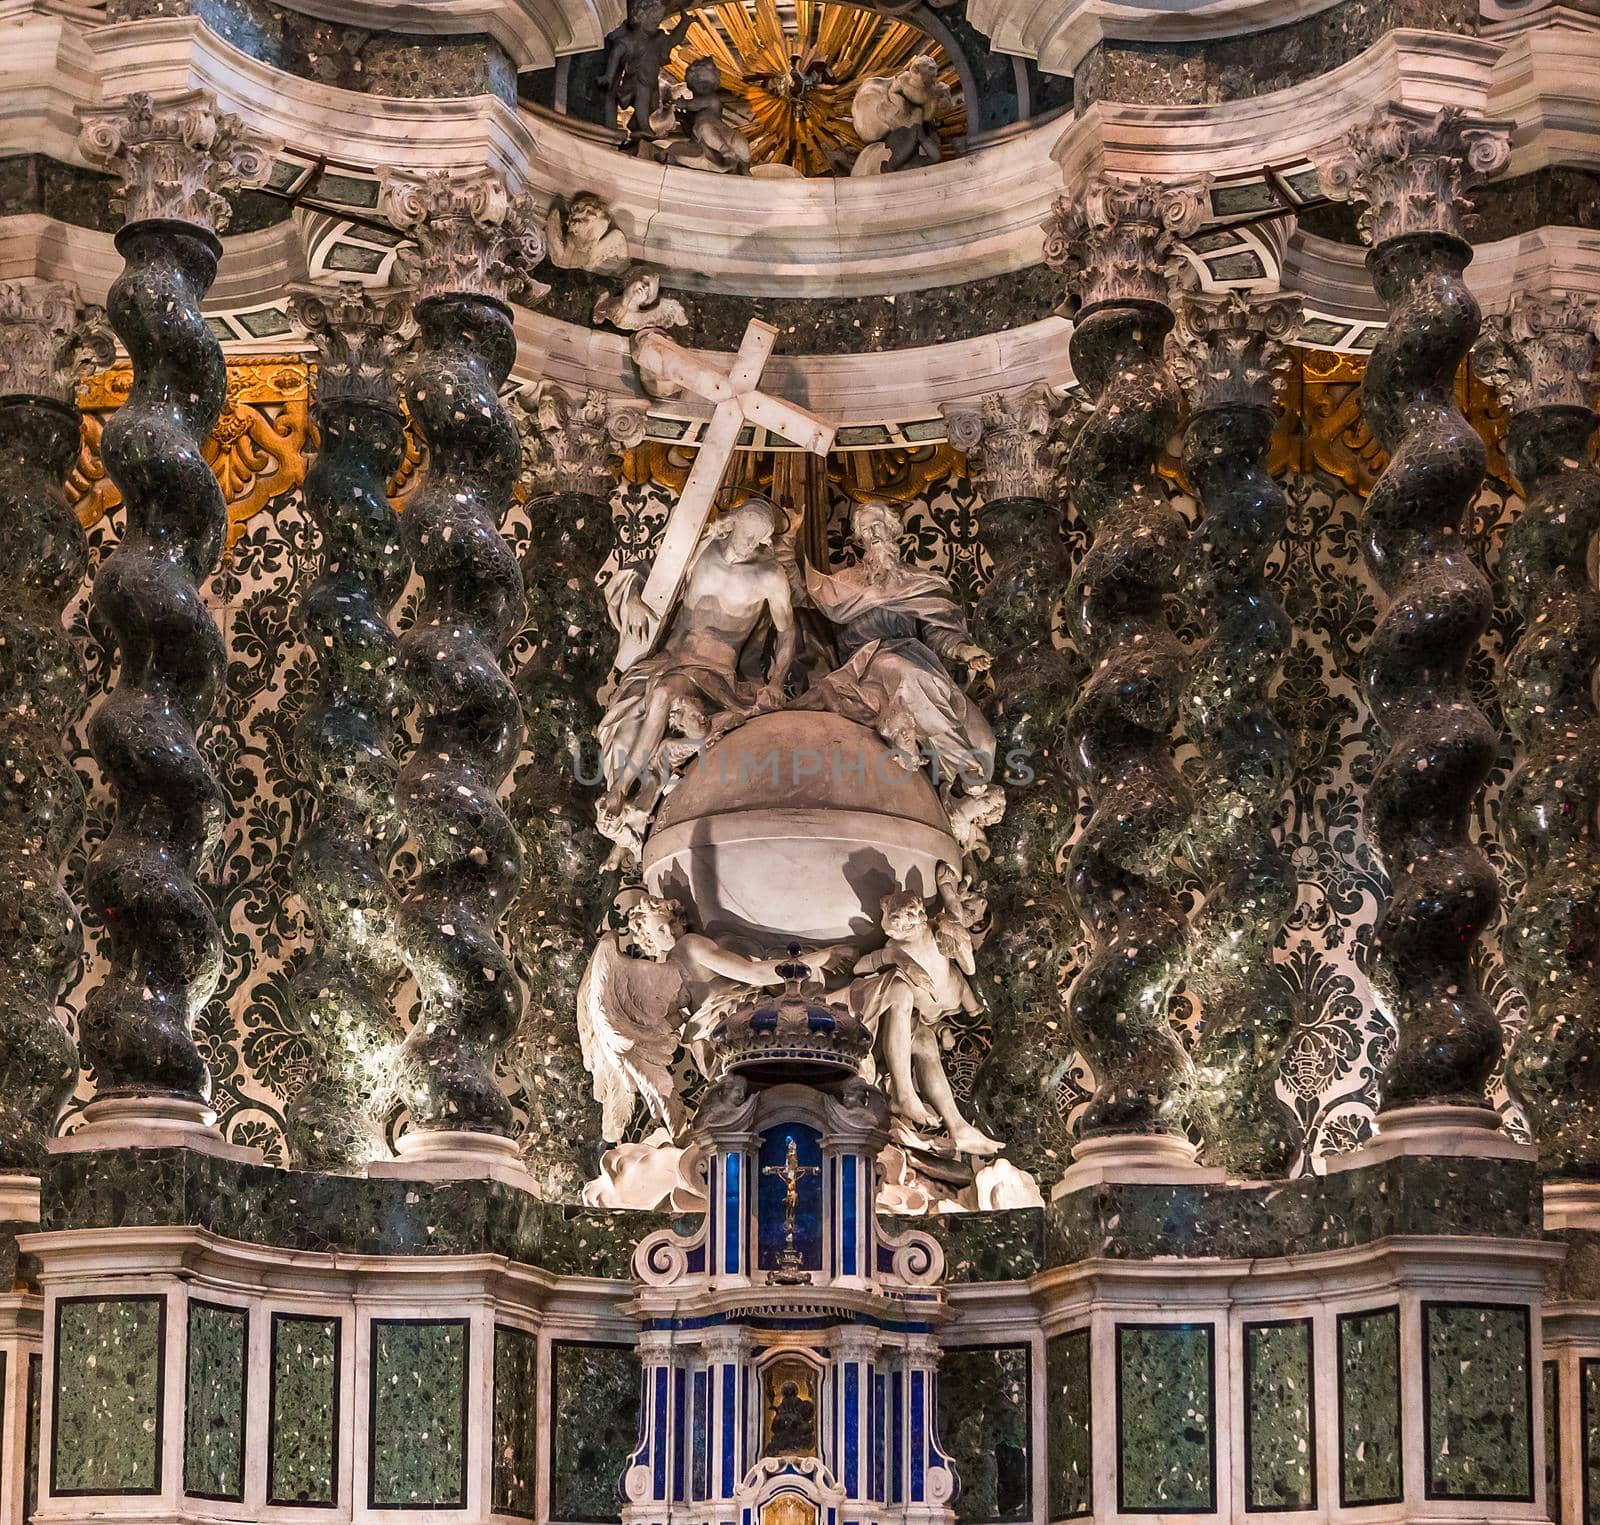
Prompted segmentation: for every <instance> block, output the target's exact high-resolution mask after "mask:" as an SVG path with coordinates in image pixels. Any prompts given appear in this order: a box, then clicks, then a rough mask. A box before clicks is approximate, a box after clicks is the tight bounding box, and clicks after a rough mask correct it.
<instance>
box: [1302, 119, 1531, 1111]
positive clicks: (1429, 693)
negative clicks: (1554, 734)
mask: <svg viewBox="0 0 1600 1525" xmlns="http://www.w3.org/2000/svg"><path fill="white" fill-rule="evenodd" d="M1508 154H1509V149H1508V146H1507V137H1506V134H1505V133H1504V132H1503V131H1500V130H1496V129H1493V128H1491V127H1489V126H1487V125H1484V124H1475V123H1471V122H1468V121H1467V120H1466V119H1465V118H1464V117H1463V116H1462V114H1461V112H1460V111H1459V110H1458V109H1454V108H1451V109H1446V110H1441V111H1439V112H1437V113H1433V114H1428V113H1423V112H1418V111H1415V110H1412V109H1410V108H1406V107H1400V106H1388V107H1383V108H1380V109H1379V110H1378V111H1377V112H1375V113H1374V115H1373V117H1372V119H1371V120H1370V121H1369V122H1368V123H1366V124H1365V125H1363V126H1360V127H1356V128H1353V129H1351V131H1350V133H1349V136H1348V139H1347V146H1346V152H1345V153H1344V155H1343V156H1342V157H1341V158H1340V159H1339V160H1338V161H1337V162H1335V163H1334V164H1332V165H1330V166H1329V167H1328V168H1327V169H1326V170H1325V171H1324V173H1323V177H1322V180H1323V186H1324V188H1325V189H1326V190H1327V191H1328V192H1329V193H1330V194H1331V195H1333V196H1336V197H1341V198H1351V197H1354V198H1359V199H1361V200H1363V201H1365V202H1366V203H1367V210H1366V211H1365V212H1364V213H1363V214H1362V219H1361V225H1362V231H1363V233H1364V234H1366V235H1367V236H1368V237H1369V238H1370V239H1371V242H1372V252H1371V253H1370V254H1369V255H1368V257H1367V265H1368V268H1369V269H1370V270H1371V272H1372V279H1373V285H1374V286H1375V288H1376V290H1377V293H1378V297H1379V300H1380V301H1382V303H1383V305H1384V309H1385V310H1386V312H1387V313H1388V316H1389V326H1388V327H1387V328H1386V329H1385V330H1384V333H1383V335H1382V337H1381V338H1380V339H1379V340H1378V343H1377V345H1376V347H1375V348H1374V350H1373V352H1372V357H1371V359H1370V360H1369V361H1368V362H1367V369H1366V375H1365V376H1364V378H1363V380H1362V384H1361V402H1362V408H1363V411H1364V412H1365V414H1366V418H1367V422H1368V423H1369V424H1370V425H1371V427H1372V432H1373V434H1374V435H1375V436H1376V438H1377V439H1378V441H1379V443H1380V444H1382V445H1383V447H1384V449H1385V450H1387V451H1388V452H1389V463H1388V465H1387V466H1385V468H1384V470H1383V472H1382V474H1381V475H1380V476H1379V478H1378V480H1377V482H1376V483H1374V484H1373V488H1372V492H1371V494H1370V495H1369V496H1368V499H1367V510H1366V521H1365V537H1366V554H1367V565H1368V567H1369V568H1370V569H1371V571H1372V574H1373V576H1374V578H1375V579H1376V580H1377V582H1378V585H1379V587H1380V588H1381V589H1382V590H1383V593H1384V595H1385V599H1386V606H1385V608H1384V609H1383V612H1382V614H1381V615H1380V617H1379V619H1378V624H1377V628H1376V630H1375V631H1374V633H1373V637H1372V644H1371V646H1370V648H1369V650H1368V653H1367V697H1368V700H1369V702H1370V703H1371V705H1372V711H1373V714H1374V716H1375V717H1376V719H1377V721H1378V724H1379V726H1380V728H1381V729H1382V732H1383V737H1384V742H1385V748H1386V749H1385V751H1384V755H1383V757H1382V758H1381V759H1380V760H1379V762H1378V765H1377V768H1376V771H1375V772H1374V774H1373V779H1372V784H1371V786H1370V788H1369V789H1368V791H1367V798H1366V802H1365V813H1366V826H1367V837H1368V840H1369V841H1370V842H1371V843H1372V845H1373V848H1374V850H1375V851H1376V852H1377V854H1378V856H1379V858H1380V859H1381V861H1382V863H1383V866H1384V868H1385V870H1386V871H1387V873H1388V875H1389V881H1390V895H1389V900H1388V903H1387V904H1386V905H1385V906H1384V909H1383V912H1382V914H1381V916H1380V918H1379V921H1378V926H1377V930H1376V935H1375V938H1374V942H1373V974H1374V982H1375V985H1376V986H1377V988H1378V990H1379V992H1380V994H1381V995H1382V996H1383V997H1384V999H1385V1003H1386V1005H1387V1007H1388V1009H1389V1011H1390V1012H1391V1013H1392V1014H1393V1016H1394V1018H1395V1021H1396V1024H1397V1026H1398V1028H1399V1041H1398V1044H1397V1046H1396V1049H1395V1052H1394V1056H1393V1058H1392V1059H1391V1060H1390V1062H1389V1064H1388V1066H1387V1068H1386V1069H1385V1071H1384V1075H1383V1080H1382V1102H1381V1108H1382V1111H1383V1112H1394V1111H1395V1110H1396V1109H1409V1108H1414V1107H1419V1106H1433V1107H1437V1106H1452V1105H1453V1106H1455V1107H1457V1108H1458V1109H1459V1108H1461V1107H1467V1108H1481V1109H1487V1108H1488V1107H1489V1101H1488V1098H1487V1096H1486V1095H1485V1085H1486V1083H1487V1081H1488V1079H1489V1074H1490V1072H1491V1071H1492V1070H1493V1069H1494V1066H1495V1063H1496V1061H1497V1060H1498V1059H1499V1057H1500V1024H1499V1021H1498V1020H1497V1018H1496V1016H1495V1013H1494V1010H1493V1008H1492V1007H1491V1006H1490V1005H1489V1003H1488V1002H1487V1001H1486V1000H1485V999H1484V998H1483V996H1482V995H1481V994H1480V992H1479V990H1478V983H1477V978H1476V975H1475V973H1474V969H1473V953H1474V949H1475V948H1476V946H1477V942H1478V937H1479V934H1480V933H1481V931H1482V929H1483V928H1484V927H1485V926H1486V925H1487V924H1488V923H1489V921H1490V920H1491V919H1492V918H1493V916H1494V914H1495V909H1496V906H1497V904H1498V900H1499V895H1498V887H1497V884H1496V878H1495V872H1494V868H1493V866H1492V865H1491V864H1490V863H1489V860H1488V859H1487V858H1486V857H1485V856H1484V855H1483V853H1482V852H1480V851H1479V850H1478V848H1477V846H1476V845H1475V844H1474V843H1473V841H1472V837H1471V833H1470V830H1469V826H1468V821H1469V816H1470V812H1471V809H1472V804H1473V801H1474V800H1475V799H1476V797H1477V794H1478V791H1479V789H1480V788H1481V787H1482V786H1483V782H1484V779H1485V778H1486V777H1487V776H1488V772H1489V769H1490V767H1491V766H1492V764H1493V761H1494V754H1495V733H1494V729H1493V727H1491V726H1490V724H1489V722H1488V720H1487V719H1486V718H1485V716H1484V715H1483V712H1482V711H1481V710H1479V708H1478V706H1477V705H1476V704H1475V703H1474V702H1473V699H1472V692H1471V689H1470V687H1469V685H1468V681H1467V661H1468V658H1469V657H1470V656H1471V654H1472V651H1473V648H1474V647H1475V646H1476V645H1477V642H1478V638H1479V637H1480V636H1481V635H1482V634H1483V632H1484V630H1485V629H1486V628H1487V626H1488V623H1489V617H1490V614H1491V613H1492V611H1493V598H1492V596H1491V594H1490V591H1489V584H1488V581H1487V580H1486V579H1485V577H1484V575H1483V573H1482V572H1481V571H1480V570H1479V569H1478V567H1477V564H1476V563H1475V562H1474V560H1473V558H1472V550H1471V547H1470V545H1469V544H1468V542H1467V539H1466V537H1465V536H1464V535H1463V534H1462V532H1461V520H1462V516H1463V515H1464V514H1465V513H1466V512H1467V511H1468V510H1469V509H1470V507H1471V504H1472V501H1473V498H1474V497H1475V496H1476V494H1477V491H1478V488H1479V485H1480V484H1481V483H1482V480H1483V468H1484V446H1483V441H1482V440H1481V439H1479V437H1478V435H1477V433H1476V431H1475V430H1474V429H1473V428H1472V427H1471V425H1469V424H1468V423H1467V420H1466V419H1465V418H1464V417H1463V416H1462V413H1461V410H1460V408H1458V407H1457V406H1456V400H1455V378H1456V372H1457V370H1458V369H1459V367H1460V365H1461V362H1462V361H1463V360H1464V359H1465V358H1466V356H1467V352H1468V351H1469V350H1470V349H1471V348H1472V342H1473V340H1474V339H1475V338H1476V337H1477V334H1478V325H1479V313H1478V304H1477V302H1475V301H1474V300H1473V297H1472V294H1471V293H1470V292H1469V291H1468V290H1467V285H1466V282H1465V280H1464V279H1463V276H1462V272H1463V271H1464V270H1465V269H1466V266H1467V263H1468V261H1469V260H1471V258H1472V249H1471V247H1470V246H1469V245H1468V243H1467V241H1466V239H1465V238H1463V237H1462V235H1461V228H1460V221H1459V219H1460V216H1461V214H1462V213H1463V212H1464V211H1466V210H1468V209H1469V206H1470V203H1468V202H1467V201H1466V200H1465V198H1464V195H1463V192H1464V191H1466V190H1467V189H1468V188H1469V187H1470V185H1471V184H1473V183H1475V182H1476V181H1477V180H1478V179H1480V178H1481V177H1482V176H1484V175H1486V174H1488V173H1491V172H1492V171H1494V170H1496V169H1498V168H1500V167H1501V166H1503V165H1504V164H1505V162H1506V159H1507V157H1508ZM1456 1116H1457V1117H1459V1116H1460V1113H1459V1111H1458V1112H1457V1114H1456ZM1484 1120H1485V1121H1486V1122H1488V1123H1490V1124H1492V1123H1493V1114H1492V1113H1489V1114H1487V1117H1486V1118H1485V1119H1484ZM1420 1121H1422V1120H1421V1119H1419V1118H1418V1116H1417V1114H1415V1113H1412V1114H1411V1115H1410V1116H1406V1117H1400V1118H1389V1119H1387V1120H1385V1121H1384V1124H1383V1126H1384V1128H1385V1131H1394V1132H1395V1133H1396V1134H1398V1133H1399V1132H1400V1131H1401V1130H1402V1129H1405V1128H1409V1127H1410V1126H1411V1125H1412V1124H1413V1123H1417V1122H1420Z"/></svg>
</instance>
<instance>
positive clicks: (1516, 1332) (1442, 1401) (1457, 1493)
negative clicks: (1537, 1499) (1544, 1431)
mask: <svg viewBox="0 0 1600 1525" xmlns="http://www.w3.org/2000/svg"><path fill="white" fill-rule="evenodd" d="M1422 1342H1423V1383H1422V1408H1423V1428H1424V1432H1425V1434H1426V1435H1427V1456H1426V1459H1427V1470H1428V1477H1427V1495H1428V1497H1429V1498H1439V1499H1504V1500H1508V1501H1511V1500H1515V1501H1519V1502H1531V1501H1532V1499H1533V1496H1534V1495H1533V1390H1532V1375H1533V1374H1532V1369H1531V1366H1530V1364H1529V1361H1530V1343H1529V1321H1528V1310H1527V1309H1526V1308H1521V1307H1506V1306H1504V1305H1491V1304H1469V1303H1424V1304H1423V1305H1422Z"/></svg>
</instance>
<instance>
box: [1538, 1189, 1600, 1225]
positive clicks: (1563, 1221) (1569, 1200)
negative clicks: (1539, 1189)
mask: <svg viewBox="0 0 1600 1525" xmlns="http://www.w3.org/2000/svg"><path fill="white" fill-rule="evenodd" d="M1544 1226H1545V1227H1546V1228H1547V1229H1561V1228H1584V1229H1591V1230H1592V1229H1600V1181H1546V1182H1545V1183H1544Z"/></svg>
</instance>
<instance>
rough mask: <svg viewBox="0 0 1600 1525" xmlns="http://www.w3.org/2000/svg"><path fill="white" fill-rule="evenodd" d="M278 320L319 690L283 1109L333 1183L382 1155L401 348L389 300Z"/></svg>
mask: <svg viewBox="0 0 1600 1525" xmlns="http://www.w3.org/2000/svg"><path fill="white" fill-rule="evenodd" d="M290 301H291V311H292V313H293V315H294V318H295V321H296V322H298V323H299V324H300V326H301V327H302V328H304V329H305V330H306V332H307V333H309V334H310V335H311V338H312V340H313V341H314V342H315V344H316V346H317V394H316V396H317V400H316V408H315V418H316V425H317V446H318V448H317V455H316V459H315V460H314V461H313V462H312V464H311V467H310V469H309V470H308V471H307V472H306V480H305V500H306V510H307V512H308V513H309V514H310V515H311V518H312V519H313V521H314V522H315V523H316V526H317V530H318V532H319V534H320V536H321V541H322V546H321V549H322V555H321V560H320V563H319V566H318V574H317V578H316V580H315V581H314V582H313V583H312V585H311V587H310V588H308V589H307V590H306V595H305V597H304V598H303V599H302V600H301V603H300V608H299V610H298V611H297V615H296V623H297V625H298V626H299V629H300V631H301V633H302V635H303V636H304V637H305V641H306V645H307V647H308V648H309V649H310V651H311V654H312V656H313V658H314V659H315V660H316V663H317V691H316V695H315V697H314V698H313V699H312V701H311V704H310V705H309V706H308V707H307V709H306V712H305V714H304V715H303V716H302V718H301V721H300V725H299V728H298V731H297V734H296V742H297V743H298V748H299V755H300V764H301V767H302V768H303V769H304V771H305V774H306V777H307V779H308V781H309V782H310V784H311V788H312V792H313V793H314V795H315V796H316V807H315V813H314V815H313V818H312V821H311V824H310V826H309V827H308V828H307V830H306V834H305V836H304V837H303V838H302V839H301V840H300V842H299V843H298V844H297V845H296V847H295V854H294V881H295V889H296V891H297V892H298V893H299V896H300V899H301V900H302V901H303V902H304V904H305V906H306V909H307V913H308V915H309V918H310V922H311V932H310V937H309V939H308V946H307V948H306V950H305V956H304V959H303V961H302V962H301V963H300V965H299V966H298V968H297V969H296V971H295V974H294V978H293V980H292V982H291V984H290V987H289V1001H290V1008H291V1010H292V1012H293V1014H294V1017H295V1020H296V1022H297V1023H298V1024H299V1027H300V1030H301V1032H302V1034H303V1035H304V1036H305V1038H306V1041H307V1042H308V1044H310V1046H311V1049H312V1052H313V1055H314V1057H313V1060H312V1063H311V1072H310V1074H309V1076H308V1077H307V1080H306V1083H305V1086H304V1088H303V1089H302V1090H301V1092H300V1094H299V1095H298V1096H297V1097H295V1099H294V1101H293V1102H292V1104H291V1105H290V1107H289V1109H288V1117H287V1122H288V1133H289V1145H290V1148H291V1150H292V1151H293V1154H294V1157H295V1160H296V1162H297V1163H298V1164H300V1165H302V1166H303V1167H305V1168H307V1169H311V1170H337V1169H341V1168H349V1167H353V1166H359V1165H362V1164H364V1163H365V1162H366V1161H367V1160H370V1159H375V1158H377V1157H378V1156H379V1155H380V1154H381V1153H382V1152H383V1148H382V1137H383V1135H382V1127H383V1118H384V1113H385V1111H386V1110H387V1108H388V1106H389V1104H391V1103H392V1101H393V1099H394V1097H393V1090H394V1087H393V1080H392V1075H393V1068H394V1056H393V1050H394V1048H395V1046H396V1045H397V1044H398V1042H399V1029H398V1024H397V1023H396V1021H395V1013H394V1007H393V995H394V987H395V984H396V982H397V981H398V980H399V978H400V976H401V975H402V974H403V973H404V972H405V964H404V961H403V960H402V959H401V957H400V949H399V941H398V937H397V933H396V923H397V920H398V909H399V908H398V905H397V904H396V901H395V896H394V890H393V888H392V887H391V886H390V884H389V880H388V875H387V868H388V860H389V858H390V856H391V855H392V854H393V851H394V849H395V847H396V845H397V844H398V841H399V836H400V822H399V813H398V811H397V809H396V807H395V775H396V771H397V767H396V763H395V760H394V755H393V745H394V739H395V731H396V723H397V720H398V717H399V713H400V703H401V696H400V683H399V659H398V655H397V651H396V648H397V644H398V642H397V639H396V637H395V634H394V632H393V631H392V630H391V629H390V627H389V614H390V611H391V610H392V609H393V607H394V603H395V600H396V599H398V598H399V597H400V594H401V591H402V590H403V589H404V587H405V584H406V578H407V576H408V575H409V574H410V571H411V561H410V557H409V556H408V555H407V554H406V547H405V537H404V536H403V535H402V534H401V533H400V525H399V522H398V520H397V519H396V517H395V513H394V510H393V509H392V508H391V507H390V506H389V502H388V499H387V498H386V497H385V495H384V494H385V490H386V488H387V486H388V483H389V480H390V478H391V477H393V475H394V474H395V472H396V471H397V470H398V469H399V467H400V463H401V462H402V461H403V460H404V458H405V420H404V418H403V416H402V415H401V412H400V403H399V398H398V396H397V394H396V392H395V375H394V360H395V355H396V353H397V352H398V350H399V349H400V347H401V345H402V344H403V343H404V341H405V339H406V337H407V325H408V323H409V310H410V300H409V298H408V297H407V296H406V295H405V294H404V293H402V292H394V291H379V290H369V289H367V288H364V287H362V286H360V285H358V284H356V283H354V282H348V283H345V284H344V285H342V286H337V287H332V286H296V287H293V288H292V289H291V294H290Z"/></svg>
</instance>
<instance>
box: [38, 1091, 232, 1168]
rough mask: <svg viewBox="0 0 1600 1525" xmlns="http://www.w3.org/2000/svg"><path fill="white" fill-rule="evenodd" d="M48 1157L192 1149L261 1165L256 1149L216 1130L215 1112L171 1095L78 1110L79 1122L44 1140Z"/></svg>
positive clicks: (106, 1100)
mask: <svg viewBox="0 0 1600 1525" xmlns="http://www.w3.org/2000/svg"><path fill="white" fill-rule="evenodd" d="M49 1147H50V1153H51V1154H87V1153H89V1152H90V1151H92V1150H99V1149H193V1150H194V1151H196V1153H199V1154H212V1155H215V1156H217V1158H218V1159H223V1160H234V1161H236V1162H237V1163H239V1164H242V1165H260V1164H262V1163H263V1158H262V1154H261V1151H260V1150H259V1149H252V1148H250V1147H248V1146H247V1145H244V1144H230V1143H229V1142H228V1141H227V1140H226V1139H224V1138H223V1136H222V1135H221V1134H220V1133H219V1132H218V1131H217V1114H216V1113H215V1112H213V1111H212V1110H211V1108H210V1107H208V1106H207V1105H206V1104H205V1103H204V1102H203V1101H185V1100H182V1099H181V1098H179V1097H175V1096H103V1097H97V1098H96V1099H95V1100H94V1101H91V1102H89V1103H88V1104H87V1105H86V1106H85V1107H84V1109H83V1122H82V1123H81V1124H80V1125H79V1126H78V1127H77V1128H74V1129H73V1131H72V1132H71V1133H66V1134H63V1135H62V1136H61V1137H60V1138H53V1139H51V1140H50V1146H49Z"/></svg>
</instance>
